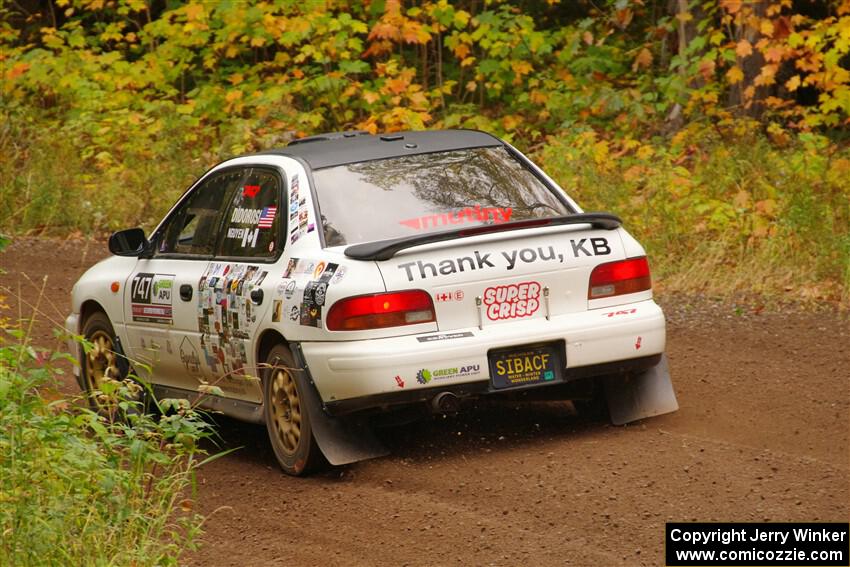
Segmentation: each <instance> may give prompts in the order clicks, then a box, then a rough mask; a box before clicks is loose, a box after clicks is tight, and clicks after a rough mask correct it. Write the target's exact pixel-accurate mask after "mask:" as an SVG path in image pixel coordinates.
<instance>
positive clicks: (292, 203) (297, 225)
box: [289, 173, 316, 244]
mask: <svg viewBox="0 0 850 567" xmlns="http://www.w3.org/2000/svg"><path fill="white" fill-rule="evenodd" d="M299 189H300V182H299V180H298V174H297V173H296V174H295V175H293V176H292V181H291V182H290V185H289V226H290V229H289V242H290V243H291V244H295V242H297V241H298V239H299V238H301V237H302V236H304V235H305V234H307V233H310V232H313V231H314V230H316V224H315V223H312V222H310V212H309V208H308V207H307V198H306V197H302V196H301V194H300V193H299Z"/></svg>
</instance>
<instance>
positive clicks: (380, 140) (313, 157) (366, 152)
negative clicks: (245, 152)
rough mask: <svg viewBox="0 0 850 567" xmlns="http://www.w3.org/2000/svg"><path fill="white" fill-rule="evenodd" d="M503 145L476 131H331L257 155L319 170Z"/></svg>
mask: <svg viewBox="0 0 850 567" xmlns="http://www.w3.org/2000/svg"><path fill="white" fill-rule="evenodd" d="M502 145H504V143H503V142H502V141H501V140H499V139H498V138H496V137H495V136H491V135H490V134H487V133H485V132H479V131H477V130H425V131H408V132H393V133H389V134H375V135H372V134H368V133H366V132H334V133H330V134H319V135H317V136H309V137H307V138H300V139H298V140H295V141H293V142H291V143H290V144H289V145H288V146H286V147H285V148H280V149H274V150H267V151H264V152H260V155H280V156H288V157H294V158H298V159H301V160H303V161H304V162H306V163H307V165H309V166H310V168H311V169H322V168H325V167H334V166H337V165H345V164H349V163H359V162H363V161H373V160H379V159H387V158H394V157H402V156H407V155H416V154H428V153H434V152H445V151H451V150H464V149H469V148H486V147H496V146H502Z"/></svg>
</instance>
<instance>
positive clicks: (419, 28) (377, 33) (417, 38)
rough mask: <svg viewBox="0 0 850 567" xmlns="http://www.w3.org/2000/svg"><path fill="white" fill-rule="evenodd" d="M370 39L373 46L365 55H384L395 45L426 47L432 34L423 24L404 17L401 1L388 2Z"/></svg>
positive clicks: (389, 0) (373, 28)
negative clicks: (405, 44)
mask: <svg viewBox="0 0 850 567" xmlns="http://www.w3.org/2000/svg"><path fill="white" fill-rule="evenodd" d="M368 39H369V41H370V42H371V45H370V46H369V49H368V50H367V51H366V53H364V55H382V54H385V53H389V52H391V51H392V48H393V44H394V43H407V44H413V45H424V44H426V43H428V42H429V41H431V32H430V30H429V29H428V27H427V26H426V25H424V24H423V23H422V22H419V21H417V20H415V19H413V18H409V17H407V16H406V15H404V14H403V13H402V11H401V2H400V1H399V0H387V2H386V4H385V5H384V14H383V16H381V19H380V20H379V21H378V22H377V23H376V24H375V25H374V26H372V30H371V31H370V32H369V37H368Z"/></svg>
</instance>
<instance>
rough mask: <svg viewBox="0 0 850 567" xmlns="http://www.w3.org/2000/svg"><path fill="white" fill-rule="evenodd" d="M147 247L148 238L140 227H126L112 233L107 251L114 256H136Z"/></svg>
mask: <svg viewBox="0 0 850 567" xmlns="http://www.w3.org/2000/svg"><path fill="white" fill-rule="evenodd" d="M147 247H148V239H147V238H146V237H145V231H144V230H142V229H141V228H128V229H127V230H119V231H118V232H114V233H112V235H111V236H110V237H109V251H110V252H112V253H113V254H115V255H116V256H138V255H140V254H141V253H142V252H144V251H145V249H146V248H147Z"/></svg>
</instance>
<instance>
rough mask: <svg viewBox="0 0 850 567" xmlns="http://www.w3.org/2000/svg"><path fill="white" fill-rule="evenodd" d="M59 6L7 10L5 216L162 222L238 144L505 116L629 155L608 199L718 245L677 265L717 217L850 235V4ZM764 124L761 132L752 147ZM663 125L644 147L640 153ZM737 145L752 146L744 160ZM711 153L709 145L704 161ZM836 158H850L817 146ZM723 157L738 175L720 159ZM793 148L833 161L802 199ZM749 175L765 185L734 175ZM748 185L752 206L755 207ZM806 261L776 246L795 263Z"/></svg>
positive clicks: (804, 157) (751, 232) (8, 223)
mask: <svg viewBox="0 0 850 567" xmlns="http://www.w3.org/2000/svg"><path fill="white" fill-rule="evenodd" d="M804 4H805V5H804ZM27 6H29V5H27ZM40 6H41V9H40V10H39V11H36V12H32V13H29V12H26V11H24V9H23V8H21V4H20V3H8V2H7V3H0V227H4V228H5V229H7V230H10V231H13V232H20V231H50V232H59V233H68V232H74V231H79V232H82V233H86V234H91V233H103V232H107V231H111V230H115V229H118V228H123V227H126V226H128V225H143V226H145V227H148V228H149V227H151V226H152V224H153V223H155V222H156V221H157V220H158V219H159V218H160V217H161V215H162V214H163V213H164V212H165V211H166V210H167V208H168V207H169V206H170V205H171V204H172V203H173V202H174V201H175V199H176V198H177V197H178V196H179V194H180V193H181V192H182V190H183V189H184V188H185V187H186V186H187V185H188V184H189V183H190V182H191V181H192V180H193V179H194V178H196V177H197V176H198V175H199V174H201V173H202V172H203V171H204V170H205V169H206V168H207V167H209V166H211V165H212V164H214V163H215V162H217V161H219V160H220V159H222V158H225V157H230V156H232V155H235V154H240V153H244V152H249V151H255V150H259V149H265V148H269V147H273V146H280V145H283V144H285V143H286V142H287V141H289V140H291V139H292V138H295V137H298V136H302V135H306V134H313V133H316V132H320V131H334V130H346V129H365V130H368V131H371V132H377V131H387V130H399V129H419V128H432V127H433V128H477V129H482V130H487V131H490V132H493V133H495V134H497V135H501V136H503V137H505V138H506V139H508V140H509V141H511V142H512V143H514V144H515V145H517V146H518V147H519V148H520V149H523V150H526V151H530V152H531V153H532V154H537V155H538V157H539V159H542V160H543V161H545V162H546V163H545V164H544V165H548V164H549V163H550V162H552V161H553V160H554V161H557V156H556V154H557V153H559V152H561V151H564V152H565V153H568V154H569V153H572V154H576V152H579V153H581V152H588V151H589V152H590V153H591V154H592V161H590V162H587V163H579V161H574V162H570V163H569V165H570V168H566V165H567V164H566V162H565V163H564V164H562V165H564V167H563V168H561V169H560V170H559V171H561V172H563V173H562V175H564V176H565V177H563V178H560V179H559V180H564V179H568V180H572V182H573V183H575V184H578V185H580V186H590V185H591V184H592V183H594V182H596V181H597V178H598V176H599V175H600V173H599V172H598V171H597V170H596V168H597V166H600V165H601V164H600V159H602V160H607V159H610V160H611V162H612V163H611V167H610V169H609V170H608V171H607V172H605V173H604V176H605V177H606V183H607V184H608V185H610V186H612V187H614V186H616V187H618V188H619V189H618V190H617V191H613V192H612V194H611V195H610V198H611V199H610V200H608V201H606V202H605V208H608V209H612V210H615V211H623V210H631V209H632V208H634V207H636V206H637V205H635V203H639V202H650V201H651V203H652V205H653V207H652V208H648V207H647V209H646V210H644V211H642V212H641V214H640V218H642V219H643V222H644V223H645V225H646V226H655V227H660V230H662V231H663V232H666V233H668V234H666V236H664V237H663V239H664V241H665V242H669V243H671V245H673V244H675V245H677V246H685V243H692V244H694V246H695V247H694V248H692V249H690V250H688V251H687V252H688V254H687V255H685V254H682V255H679V254H678V253H677V256H676V257H693V256H697V255H700V254H704V253H705V250H704V249H703V248H701V247H699V246H697V244H701V245H704V242H703V241H702V240H699V238H701V236H702V235H703V234H707V233H704V232H700V231H709V232H710V231H722V232H724V234H727V235H728V236H729V238H732V240H733V241H734V243H738V244H739V243H745V244H740V246H745V248H746V249H747V250H748V251H749V252H752V250H753V249H754V248H753V247H754V246H755V247H756V248H758V249H760V250H761V249H767V248H771V247H774V248H776V250H777V251H779V250H785V249H786V248H787V247H788V246H791V244H792V243H791V240H794V239H799V241H797V242H796V243H793V245H794V249H795V250H800V251H801V250H803V249H807V248H808V247H809V246H810V245H811V241H812V238H814V236H813V233H812V227H814V226H816V225H817V223H816V222H815V220H814V219H819V220H818V222H819V223H821V224H823V223H825V224H826V225H828V226H830V227H833V230H834V231H835V233H836V235H837V236H836V238H835V241H836V242H839V243H840V242H846V233H847V232H848V229H847V227H846V224H845V223H846V219H847V217H846V215H845V212H844V209H843V208H842V207H841V206H840V205H839V206H836V205H835V203H836V202H839V204H840V200H839V198H840V197H842V196H843V195H844V194H845V193H844V191H845V187H846V184H845V182H844V181H843V180H841V179H837V180H831V181H825V179H826V178H827V177H829V179H833V177H834V176H835V175H839V177H840V173H838V174H837V173H836V172H837V171H840V170H841V167H842V166H841V165H840V163H843V162H841V160H843V159H846V151H845V150H844V149H841V146H839V144H841V143H844V141H846V140H845V138H846V132H847V129H846V125H847V124H848V120H850V95H848V93H850V72H848V69H847V62H846V61H847V57H848V54H849V53H850V40H848V37H850V0H839V1H827V0H815V1H813V2H808V3H802V4H801V3H792V2H791V1H790V0H767V1H765V2H756V3H753V2H742V1H741V0H721V1H719V2H716V1H705V2H703V1H690V2H685V3H682V2H678V3H676V2H668V3H658V2H651V3H650V2H645V1H643V0H602V1H600V2H587V1H579V2H559V1H558V0H549V1H547V2H546V3H542V2H538V3H520V4H517V3H509V2H506V1H503V0H485V1H484V2H478V1H473V0H459V1H457V2H451V3H450V2H448V1H447V0H422V1H421V2H417V3H415V4H414V3H406V4H403V3H402V2H401V1H400V0H381V1H377V0H376V1H371V2H339V1H336V0H331V1H327V2H315V1H308V2H300V3H297V2H292V1H291V0H250V1H245V2H215V3H214V2H199V1H196V0H194V1H189V2H166V3H151V2H146V1H144V0H47V1H45V2H43V3H41V4H40ZM672 6H676V7H678V8H677V10H676V11H670V9H671V7H672ZM683 6H684V8H682V7H683ZM750 117H755V118H757V119H758V122H751V121H750ZM742 129H743V130H744V131H746V133H747V135H748V140H750V141H751V142H752V143H750V144H741V143H739V139H740V136H738V134H736V133H735V132H737V131H738V130H742ZM690 137H695V138H694V139H690ZM650 139H651V140H652V142H651V143H649V144H645V143H644V144H641V146H646V147H647V148H649V149H645V150H644V153H637V150H635V149H630V147H629V146H630V145H632V144H634V143H636V142H635V141H636V140H644V141H645V140H650ZM553 140H554V141H555V143H554V146H550V144H552V143H553V142H552V141H553ZM573 140H574V141H576V142H577V143H578V144H579V145H578V146H577V147H571V146H569V144H568V141H573ZM812 140H818V141H817V143H816V144H819V145H820V146H821V147H820V149H819V150H817V151H816V152H814V154H813V151H812V149H811V148H812V144H813V143H815V142H812ZM583 144H590V146H592V147H591V148H590V149H588V148H587V147H585V145H583ZM725 146H729V147H730V148H733V149H734V152H735V153H737V155H730V156H728V157H722V156H725V153H724V147H725ZM690 147H693V148H702V149H703V151H705V152H708V154H709V155H708V159H707V160H705V161H702V162H697V161H695V160H694V159H691V158H690V157H688V155H686V154H687V152H688V151H689V150H688V148H690ZM603 150H604V151H607V152H608V154H606V155H603V154H602V153H601V152H603ZM715 150H716V151H715ZM715 153H717V154H718V155H717V156H713V154H715ZM576 155H578V154H576ZM825 155H829V156H832V157H831V158H830V159H832V160H833V161H830V162H829V163H826V164H821V163H819V162H817V159H818V156H825ZM540 156H542V157H540ZM776 156H781V157H780V158H778V159H775V158H776ZM677 160H678V161H677ZM562 161H563V160H562ZM764 163H771V164H773V165H775V167H776V169H771V170H768V169H766V168H765V167H764V166H763V164H764ZM836 163H838V164H839V165H836ZM671 164H673V165H675V167H674V166H673V165H671ZM711 164H713V166H716V167H723V168H724V169H723V170H722V171H718V172H714V173H711V172H708V171H707V170H704V169H703V168H704V167H708V166H709V165H711ZM792 164H801V165H800V166H799V167H800V168H805V167H809V166H811V167H814V169H812V170H806V171H803V170H802V169H799V168H798V169H799V172H798V173H793V174H792V175H791V177H790V178H791V179H798V180H799V181H800V183H805V184H806V185H805V186H804V187H803V189H802V190H801V192H800V194H795V193H793V192H792V191H790V190H789V191H786V190H785V189H784V186H783V183H784V182H785V180H786V179H788V177H786V176H785V175H784V174H781V173H779V172H784V171H786V170H787V169H788V168H790V167H796V166H792ZM659 166H661V170H660V171H654V168H656V167H659ZM641 167H643V168H647V169H649V170H653V171H651V172H650V173H648V174H643V175H644V176H646V175H649V176H651V177H652V182H653V184H655V185H654V188H653V193H652V198H651V199H649V201H647V199H648V197H647V196H646V195H643V194H633V193H632V192H631V191H633V190H635V183H636V182H634V181H633V180H630V179H626V178H617V175H619V174H623V175H624V174H625V173H627V172H630V173H631V174H633V175H634V174H635V172H636V171H638V170H637V169H633V168H641ZM676 168H678V169H676ZM754 172H758V173H757V174H756V173H754ZM816 172H820V173H816ZM576 175H587V177H582V178H581V179H578V178H576ZM756 175H758V176H760V181H757V180H756V178H755V176H756ZM818 175H820V177H818ZM824 176H826V177H824ZM830 176H832V177H830ZM715 177H717V178H719V179H722V180H723V181H722V183H721V184H720V186H715V185H714V184H713V183H712V181H713V180H714V178H715ZM738 181H742V182H744V181H745V182H746V183H747V186H746V187H742V188H741V189H740V190H738V191H733V190H732V187H733V185H734V183H736V182H738ZM773 183H776V184H778V185H777V187H776V188H775V189H776V191H777V192H778V193H779V194H778V195H777V196H770V193H771V191H769V190H768V189H766V187H767V186H772V184H773ZM740 191H745V192H746V193H747V194H749V195H750V198H749V199H750V200H749V201H746V199H744V197H743V196H742V197H740V201H741V203H736V202H735V201H734V200H733V199H734V197H735V196H736V195H738V194H739V193H740ZM644 192H645V191H644ZM824 192H826V193H824ZM758 203H761V204H760V205H757V204H758ZM766 203H768V204H766ZM770 203H774V204H770ZM822 203H830V205H829V206H828V207H827V208H826V209H824V206H823V205H822ZM757 206H758V207H761V208H762V209H769V210H770V211H775V212H771V213H766V212H765V211H763V210H760V209H757V208H756V207H757ZM687 207H693V209H692V210H690V211H685V212H683V209H685V208H687ZM774 207H775V209H774ZM824 215H827V216H828V215H832V216H828V217H824ZM629 216H630V219H631V220H632V222H636V221H635V220H634V219H635V217H634V215H631V214H630V215H629ZM690 217H693V218H690ZM806 219H808V220H806ZM665 220H667V221H671V222H663V221H665ZM672 220H677V221H681V220H689V221H692V222H693V223H695V224H693V225H691V224H678V223H673V222H672ZM842 225H843V226H842ZM691 226H694V227H697V228H698V229H699V231H697V232H696V233H695V234H696V235H697V236H696V237H691V236H689V233H688V230H689V229H690V227H691ZM703 227H704V228H703ZM806 227H809V228H806ZM657 229H658V228H657ZM734 230H738V233H737V234H733V231H734ZM777 239H778V240H777ZM783 239H784V240H783ZM780 241H781V242H780ZM747 243H748V244H747ZM777 243H778V244H777ZM736 245H737V244H736ZM717 246H718V248H717V251H716V254H717V255H719V254H721V252H720V247H719V245H717ZM835 246H838V247H839V248H834V247H833V246H832V245H829V246H827V247H826V249H823V248H820V249H818V251H817V252H815V254H816V255H820V257H819V258H818V260H816V261H815V263H816V264H817V266H818V267H817V269H812V270H806V271H805V272H804V274H805V275H803V276H797V275H795V276H794V278H792V279H795V280H797V279H800V278H802V279H803V280H806V281H808V283H809V284H812V285H813V284H815V283H817V282H821V281H822V278H828V279H829V281H828V282H827V284H828V285H832V286H842V287H844V286H845V284H846V281H847V276H846V272H844V271H846V268H845V266H846V259H845V258H846V254H845V255H844V256H842V255H841V254H840V253H839V254H838V256H836V252H835V251H836V250H840V246H841V245H839V244H836V245H835ZM735 249H736V250H737V249H738V248H735ZM655 250H656V251H657V252H662V251H664V249H663V248H655ZM677 250H682V251H683V252H684V248H677ZM821 251H823V254H821ZM802 254H803V252H799V253H796V255H792V256H789V255H786V254H784V253H779V252H776V253H774V254H772V255H770V258H771V261H772V262H774V264H772V265H775V266H777V267H778V268H781V269H783V270H785V269H788V268H790V267H793V266H794V264H791V263H790V258H792V257H793V258H797V257H800V256H801V255H802ZM751 257H752V255H751V254H749V253H748V254H737V255H735V256H734V257H727V258H726V259H724V260H723V262H722V263H723V264H729V263H730V262H733V263H734V264H733V265H734V266H741V264H740V262H741V261H743V260H744V259H746V258H751ZM783 258H785V259H784V260H783ZM762 259H766V258H762ZM718 262H719V261H718ZM806 265H808V264H806ZM836 274H838V275H836ZM811 278H814V279H811ZM836 278H837V279H836ZM801 281H802V280H801ZM842 293H843V294H844V296H845V297H846V296H847V292H846V291H842V292H839V295H841V294H842ZM832 296H834V294H830V297H832Z"/></svg>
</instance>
